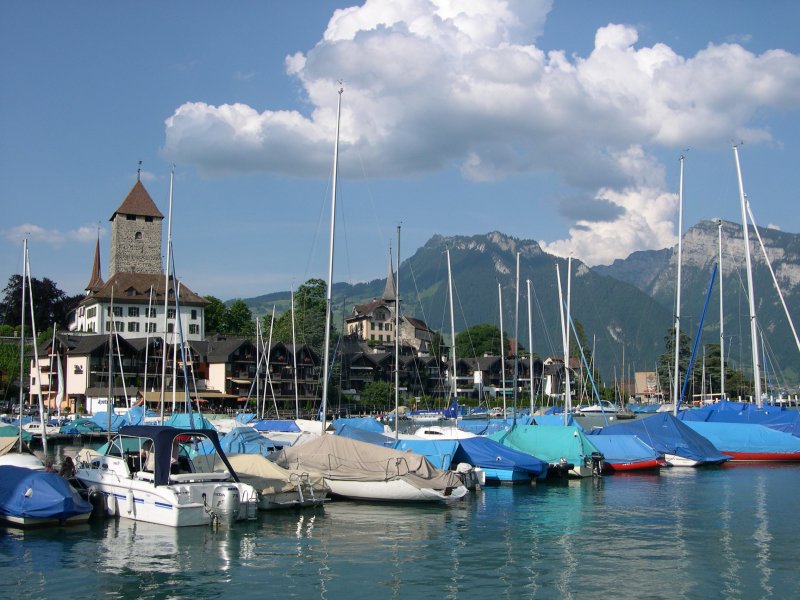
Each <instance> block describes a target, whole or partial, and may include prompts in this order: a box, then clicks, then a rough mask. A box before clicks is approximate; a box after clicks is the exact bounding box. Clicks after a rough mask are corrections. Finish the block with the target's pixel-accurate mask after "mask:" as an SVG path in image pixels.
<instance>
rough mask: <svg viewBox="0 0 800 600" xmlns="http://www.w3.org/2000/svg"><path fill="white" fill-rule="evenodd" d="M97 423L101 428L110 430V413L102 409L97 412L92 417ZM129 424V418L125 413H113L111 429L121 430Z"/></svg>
mask: <svg viewBox="0 0 800 600" xmlns="http://www.w3.org/2000/svg"><path fill="white" fill-rule="evenodd" d="M91 420H92V421H94V423H95V425H97V426H99V427H100V429H102V430H103V431H108V413H107V412H106V411H104V410H103V411H100V412H97V413H95V414H94V415H93V416H92V418H91ZM125 425H128V420H127V419H126V418H125V417H124V416H123V415H118V414H116V413H111V431H112V432H115V431H119V428H120V427H123V426H125Z"/></svg>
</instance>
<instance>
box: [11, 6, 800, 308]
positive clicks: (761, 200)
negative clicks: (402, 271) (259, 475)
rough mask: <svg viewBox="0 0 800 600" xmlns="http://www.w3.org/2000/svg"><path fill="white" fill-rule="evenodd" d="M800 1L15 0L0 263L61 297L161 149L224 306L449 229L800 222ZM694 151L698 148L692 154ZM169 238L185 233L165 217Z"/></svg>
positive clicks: (580, 240) (357, 276)
mask: <svg viewBox="0 0 800 600" xmlns="http://www.w3.org/2000/svg"><path fill="white" fill-rule="evenodd" d="M799 7H800V5H798V4H797V3H796V2H791V1H788V0H787V1H779V0H775V1H771V2H766V3H756V2H745V1H708V2H689V1H676V2H668V3H667V2H635V3H632V2H616V1H609V2H593V1H580V0H577V1H570V2H553V3H550V2H535V1H533V0H531V1H519V2H516V1H510V2H504V1H501V0H472V1H470V2H463V3H459V2H453V1H449V0H448V1H445V0H407V1H406V2H402V3H401V2H396V1H392V0H380V1H370V2H366V3H365V4H356V3H354V2H345V1H338V0H336V1H318V2H311V1H303V2H245V1H241V2H233V3H225V4H220V3H216V2H204V1H199V2H188V1H180V0H179V1H175V2H150V1H145V2H138V3H107V2H94V1H86V2H78V3H64V2H56V1H42V2H35V3H32V2H22V1H12V2H10V3H7V4H6V5H5V6H4V9H5V10H4V18H3V19H2V20H1V21H0V57H1V58H0V64H1V65H2V86H0V119H2V121H1V122H0V131H2V138H1V139H2V141H1V142H0V177H2V182H3V188H2V189H3V191H2V207H3V210H2V215H3V216H2V221H0V248H2V251H1V252H0V277H2V278H4V279H3V281H5V278H7V277H8V276H10V275H12V274H14V273H18V272H19V271H20V268H21V254H22V251H21V250H22V238H23V237H28V239H29V240H30V253H31V270H32V274H33V275H34V276H35V277H40V278H41V277H49V278H51V279H53V280H54V281H56V283H57V284H58V285H59V286H60V287H61V288H62V289H64V290H65V291H67V292H68V293H79V292H81V291H82V290H83V287H84V286H85V284H86V283H87V281H88V279H89V275H90V270H91V264H92V258H93V252H94V241H95V239H96V235H97V228H98V226H99V227H100V236H101V253H102V255H101V261H102V265H103V274H104V275H105V274H106V269H107V266H108V246H109V222H108V219H109V217H110V216H111V214H112V213H113V211H114V210H115V209H116V208H117V206H118V205H119V204H120V203H121V202H122V200H123V198H124V197H125V195H126V194H127V192H128V191H129V190H130V188H131V186H132V185H133V183H134V181H135V178H136V169H137V163H138V161H139V160H141V161H143V165H142V169H143V173H142V178H143V181H144V183H145V185H146V187H147V189H148V190H149V192H150V194H151V196H152V197H153V199H154V200H155V202H156V203H157V204H158V206H159V207H160V208H161V210H162V212H163V213H164V214H165V215H166V213H167V198H168V184H169V171H170V164H173V163H174V164H175V165H176V180H175V192H174V208H173V211H174V221H173V240H174V247H175V257H176V267H177V271H178V275H179V276H180V277H181V278H182V279H184V281H185V282H186V283H187V285H189V286H190V287H191V288H192V289H194V290H195V291H197V292H198V293H200V294H203V295H206V294H213V295H215V296H217V297H219V298H222V299H223V300H227V299H231V298H237V297H250V296H256V295H259V294H263V293H269V292H274V291H281V290H288V289H289V287H290V286H292V285H294V286H295V287H296V286H297V285H299V284H301V283H302V282H303V281H305V280H306V279H308V278H310V277H321V278H323V279H324V278H325V276H326V270H327V266H326V265H327V249H328V227H329V224H328V218H329V210H330V208H329V201H330V187H329V186H330V181H329V174H330V169H331V161H332V150H333V131H334V125H335V123H334V114H335V113H334V111H335V104H336V89H337V84H336V80H337V79H341V80H343V81H344V89H345V91H344V95H343V117H342V136H341V156H340V169H341V178H340V188H339V196H338V211H337V234H336V264H335V269H334V279H335V280H336V281H348V282H351V283H355V282H359V281H368V280H371V279H375V278H380V277H384V276H385V274H386V263H387V252H388V246H389V244H390V243H392V244H393V245H394V244H395V242H394V238H395V235H396V226H397V225H398V224H399V223H402V242H401V243H402V247H401V250H402V255H403V256H402V257H403V258H406V257H408V256H409V255H410V254H412V253H413V252H414V251H415V250H416V249H417V248H418V247H419V246H421V245H422V244H424V243H425V242H426V241H427V240H428V239H429V238H430V237H431V236H432V235H434V234H437V233H439V234H444V235H461V234H463V235H471V234H482V233H487V232H490V231H501V232H503V233H506V234H509V235H512V236H515V237H518V238H525V239H535V240H537V241H539V242H540V243H542V245H543V246H544V247H545V249H546V250H548V251H550V252H553V253H559V254H562V255H566V254H567V253H570V252H571V253H572V254H573V255H574V256H576V257H578V258H580V259H581V260H583V261H585V262H587V263H589V264H607V263H609V262H611V261H612V260H613V259H614V258H623V257H625V256H627V255H628V254H629V253H630V252H632V251H635V250H642V249H648V248H663V247H667V246H669V245H672V244H674V243H675V240H676V237H675V236H676V232H677V229H676V222H677V189H678V183H677V181H678V157H679V155H680V154H681V153H682V152H685V153H686V156H687V160H686V173H685V206H684V218H685V223H686V225H687V226H688V225H692V224H694V223H696V222H697V221H699V220H701V219H709V218H715V217H722V218H725V219H729V220H732V221H737V222H739V221H740V220H741V218H740V213H739V205H738V195H737V194H738V192H737V187H736V176H735V170H734V162H733V153H732V151H731V144H732V143H733V142H742V141H743V142H744V145H743V146H742V148H741V151H740V155H741V159H742V167H743V172H744V184H745V190H746V192H747V194H748V196H749V197H750V199H751V203H752V206H753V211H754V213H755V216H756V218H757V220H758V224H759V225H760V226H768V225H770V226H776V227H780V228H781V229H783V230H785V231H791V232H800V211H798V210H797V209H796V206H797V200H798V189H800V181H798V169H797V164H798V158H799V157H800V119H799V118H798V117H799V116H800V115H798V108H800V38H798V36H797V31H796V24H797V23H798V22H800V8H799ZM686 149H688V151H686ZM164 231H165V236H166V227H165V228H164Z"/></svg>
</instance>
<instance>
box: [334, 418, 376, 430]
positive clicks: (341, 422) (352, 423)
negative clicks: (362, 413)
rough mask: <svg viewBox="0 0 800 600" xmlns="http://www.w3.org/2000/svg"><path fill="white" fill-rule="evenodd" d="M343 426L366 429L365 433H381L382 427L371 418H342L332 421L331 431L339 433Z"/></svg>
mask: <svg viewBox="0 0 800 600" xmlns="http://www.w3.org/2000/svg"><path fill="white" fill-rule="evenodd" d="M345 426H348V427H358V428H359V429H366V430H367V431H376V432H378V433H383V425H381V423H379V422H378V420H377V419H373V418H372V417H342V418H341V419H334V421H333V430H334V431H335V432H336V433H339V431H341V429H342V427H345Z"/></svg>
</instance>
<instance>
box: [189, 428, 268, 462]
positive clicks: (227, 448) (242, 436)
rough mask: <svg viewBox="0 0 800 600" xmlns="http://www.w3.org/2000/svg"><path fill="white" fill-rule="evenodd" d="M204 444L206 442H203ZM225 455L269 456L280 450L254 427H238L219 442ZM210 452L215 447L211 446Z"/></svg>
mask: <svg viewBox="0 0 800 600" xmlns="http://www.w3.org/2000/svg"><path fill="white" fill-rule="evenodd" d="M203 443H204V444H205V443H206V442H203ZM219 445H220V446H222V451H223V452H225V454H260V455H261V456H267V455H269V454H271V453H272V452H275V451H276V450H280V448H279V447H278V446H277V445H276V444H275V443H274V442H273V441H272V440H270V439H268V438H266V437H264V436H263V435H261V434H260V433H258V432H257V431H255V430H254V429H253V428H252V427H236V428H234V429H231V430H230V431H229V432H228V433H226V434H225V435H224V436H222V437H221V438H220V440H219ZM209 446H210V447H209V449H208V451H209V452H213V451H214V448H213V445H211V444H209Z"/></svg>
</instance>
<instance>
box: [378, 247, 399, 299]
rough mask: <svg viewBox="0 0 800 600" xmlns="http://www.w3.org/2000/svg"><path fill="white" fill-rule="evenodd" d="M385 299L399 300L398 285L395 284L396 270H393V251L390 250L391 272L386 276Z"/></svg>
mask: <svg viewBox="0 0 800 600" xmlns="http://www.w3.org/2000/svg"><path fill="white" fill-rule="evenodd" d="M381 297H382V298H383V299H384V300H386V301H389V302H394V301H395V300H397V286H395V284H394V271H393V270H392V253H391V251H389V274H388V275H387V276H386V287H384V288H383V296H381Z"/></svg>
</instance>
